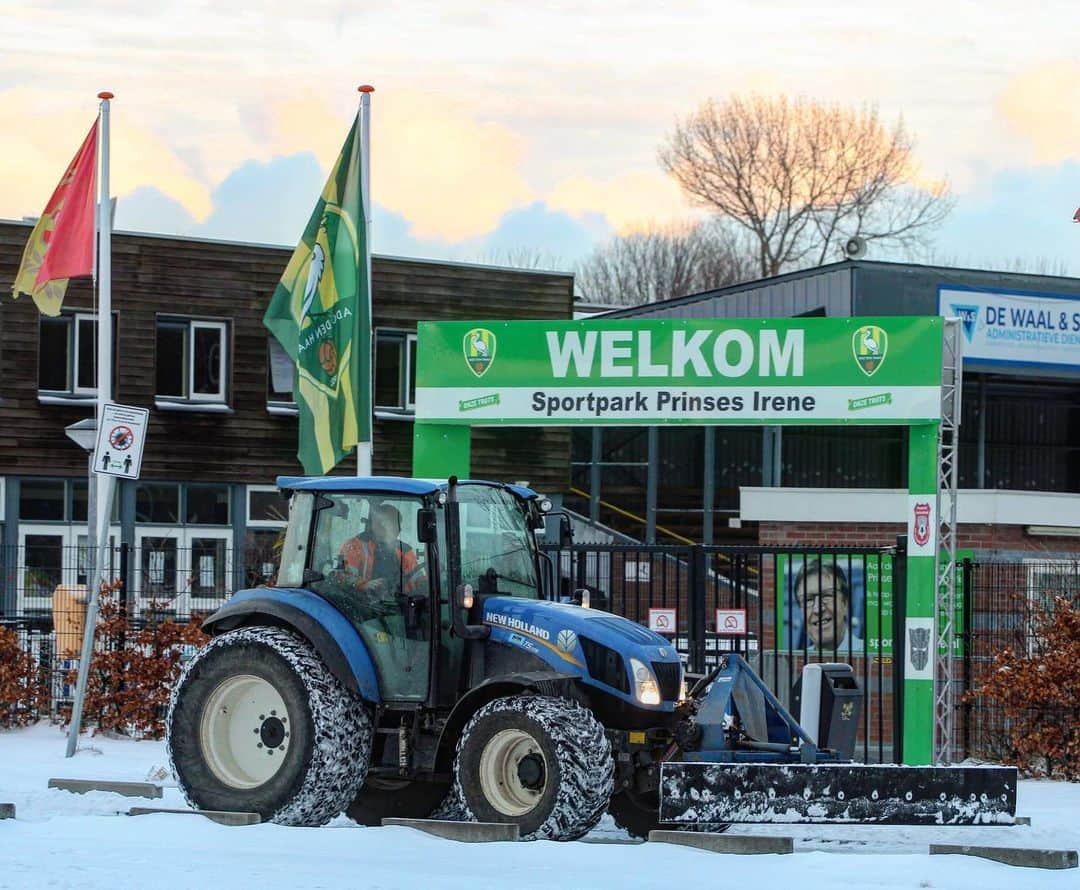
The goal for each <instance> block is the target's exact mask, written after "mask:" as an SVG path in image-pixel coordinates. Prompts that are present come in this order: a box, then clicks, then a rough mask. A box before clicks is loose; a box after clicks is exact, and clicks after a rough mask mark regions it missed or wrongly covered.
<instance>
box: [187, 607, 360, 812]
mask: <svg viewBox="0 0 1080 890" xmlns="http://www.w3.org/2000/svg"><path fill="white" fill-rule="evenodd" d="M371 738H372V725H371V718H370V717H369V715H368V712H367V709H366V708H365V707H364V704H363V702H362V701H361V700H360V699H359V698H358V697H357V696H355V695H354V694H352V693H351V692H349V691H348V690H347V689H345V687H344V686H342V684H341V683H340V682H339V681H338V680H337V679H336V678H335V677H334V675H333V674H331V673H330V671H329V670H328V669H327V667H326V665H325V664H324V663H323V661H322V660H321V659H320V658H319V656H318V654H317V653H316V652H315V650H314V649H313V648H312V647H311V646H310V645H309V644H308V643H307V642H306V641H305V640H302V639H300V638H299V637H297V636H294V635H293V634H291V633H289V632H288V631H286V630H282V629H281V628H275V627H244V628H239V629H237V630H233V631H229V632H228V633H225V634H222V635H221V636H219V637H216V638H215V639H213V640H212V641H211V642H210V644H209V645H207V646H206V647H205V648H204V649H202V650H201V651H200V652H199V653H198V654H196V656H195V657H194V658H193V659H192V660H191V661H190V662H189V663H188V665H187V667H186V668H185V670H184V673H183V675H182V676H181V677H180V680H179V682H178V683H177V684H176V687H175V688H174V689H173V692H172V697H171V700H170V702H169V713H168V717H167V718H166V746H167V751H168V756H169V763H170V765H171V766H172V770H173V773H174V774H175V775H176V778H177V781H178V783H179V785H180V789H181V790H182V791H183V793H184V797H185V798H186V799H187V801H188V803H190V804H191V805H192V806H194V807H196V808H197V809H205V810H231V811H242V812H253V813H258V814H259V815H260V816H261V817H262V818H263V820H264V821H273V822H277V823H280V824H282V825H323V824H325V823H327V822H329V821H330V820H331V819H332V818H334V816H336V815H338V814H339V813H341V812H343V811H344V810H345V808H346V807H347V806H348V805H349V804H350V803H351V802H352V800H353V798H354V797H356V793H357V791H358V790H359V788H360V786H361V785H362V784H363V781H364V777H365V775H366V774H367V768H368V762H369V759H370V756H371Z"/></svg>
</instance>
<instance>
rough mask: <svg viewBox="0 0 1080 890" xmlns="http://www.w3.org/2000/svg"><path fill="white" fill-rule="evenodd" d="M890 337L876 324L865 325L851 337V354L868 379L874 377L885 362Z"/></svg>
mask: <svg viewBox="0 0 1080 890" xmlns="http://www.w3.org/2000/svg"><path fill="white" fill-rule="evenodd" d="M888 350H889V335H888V334H886V333H885V329H884V328H879V327H878V326H877V325H876V324H867V325H863V326H862V327H861V328H859V329H858V330H857V331H855V333H854V334H852V336H851V352H852V354H853V355H854V356H855V361H856V362H858V364H859V367H860V368H862V371H863V373H864V374H865V375H866V376H867V377H873V376H874V374H875V373H877V369H878V368H880V367H881V365H882V362H884V361H885V353H886V352H888Z"/></svg>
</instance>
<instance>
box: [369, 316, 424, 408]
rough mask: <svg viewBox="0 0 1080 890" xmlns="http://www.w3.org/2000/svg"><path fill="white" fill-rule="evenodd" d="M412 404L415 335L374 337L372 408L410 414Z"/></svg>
mask: <svg viewBox="0 0 1080 890" xmlns="http://www.w3.org/2000/svg"><path fill="white" fill-rule="evenodd" d="M415 404H416V334H408V333H405V332H404V331H401V332H397V331H394V332H390V331H380V332H379V333H378V334H376V336H375V407H376V408H383V409H389V410H396V411H412V410H413V408H414V407H415Z"/></svg>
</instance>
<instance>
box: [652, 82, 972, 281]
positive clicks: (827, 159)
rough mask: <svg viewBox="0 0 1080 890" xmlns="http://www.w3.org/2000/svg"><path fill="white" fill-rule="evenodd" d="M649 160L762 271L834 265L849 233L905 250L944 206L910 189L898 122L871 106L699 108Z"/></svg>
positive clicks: (779, 103) (934, 189) (725, 103)
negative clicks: (743, 245) (745, 243)
mask: <svg viewBox="0 0 1080 890" xmlns="http://www.w3.org/2000/svg"><path fill="white" fill-rule="evenodd" d="M659 155H660V164H661V166H662V167H663V168H664V169H665V170H666V171H667V172H668V173H670V174H671V175H672V176H673V177H674V178H675V179H676V181H677V182H678V183H679V185H680V186H681V187H682V189H683V191H684V193H685V194H686V195H687V196H688V197H689V198H690V199H691V200H692V201H693V202H694V203H695V204H697V205H698V206H701V207H704V208H706V209H708V210H710V211H711V212H713V213H715V214H717V215H718V216H720V217H721V218H723V219H726V220H730V221H731V222H732V223H734V224H736V225H738V226H740V227H742V228H743V229H744V230H745V231H746V232H747V233H748V234H749V236H750V238H751V240H752V242H753V249H754V254H755V255H756V257H757V261H756V265H757V271H758V272H759V273H760V274H761V275H776V274H777V273H778V272H780V271H782V270H784V269H791V268H799V267H804V266H807V265H812V264H818V265H820V264H821V263H824V262H825V261H826V259H827V258H829V257H830V255H831V256H836V257H839V256H840V255H841V247H842V245H843V244H844V242H846V241H847V239H849V238H851V237H852V236H859V237H861V238H863V239H865V240H867V241H881V242H885V243H891V244H893V245H899V246H903V247H907V248H909V249H910V248H912V247H913V246H916V245H920V244H922V243H924V240H925V237H926V236H927V234H928V233H929V232H930V231H931V230H932V229H933V228H934V227H935V226H936V225H938V224H939V223H940V222H941V221H942V220H943V219H944V217H945V216H946V214H947V213H948V212H949V211H950V210H951V209H952V200H951V198H950V196H949V192H948V187H947V185H946V184H945V183H944V182H934V183H929V184H919V183H918V178H917V177H918V169H917V166H916V163H915V157H914V140H913V138H912V137H911V135H910V134H909V133H908V131H907V129H906V127H905V126H904V122H903V120H902V119H899V120H897V122H896V123H895V124H894V125H893V126H892V127H889V126H887V125H886V124H884V123H883V122H882V120H881V118H880V117H879V115H878V113H877V110H876V109H874V108H862V109H860V110H852V109H849V108H844V107H841V106H837V105H825V104H822V103H820V102H814V101H810V100H806V99H794V100H792V99H788V98H786V97H783V96H781V97H778V98H766V97H762V96H756V95H752V96H747V97H742V96H732V97H730V98H727V99H724V100H722V101H715V100H709V101H707V102H705V103H703V104H702V105H701V106H700V107H699V108H698V110H697V111H695V112H693V113H692V114H690V115H689V116H688V117H686V118H684V119H681V120H679V121H677V122H676V124H675V128H674V130H673V131H672V132H671V134H670V135H669V136H668V138H667V140H666V142H665V144H664V145H663V146H661V148H660V152H659Z"/></svg>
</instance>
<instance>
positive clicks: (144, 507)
mask: <svg viewBox="0 0 1080 890" xmlns="http://www.w3.org/2000/svg"><path fill="white" fill-rule="evenodd" d="M135 521H136V522H148V523H154V524H155V525H176V524H177V523H179V522H180V486H179V485H177V484H176V483H175V482H164V483H162V482H142V483H140V484H139V485H138V486H136V488H135Z"/></svg>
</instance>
